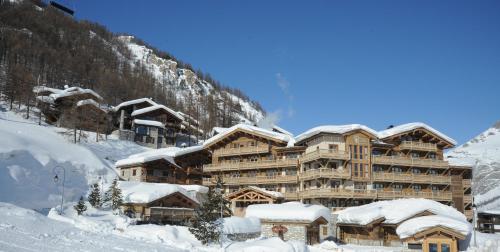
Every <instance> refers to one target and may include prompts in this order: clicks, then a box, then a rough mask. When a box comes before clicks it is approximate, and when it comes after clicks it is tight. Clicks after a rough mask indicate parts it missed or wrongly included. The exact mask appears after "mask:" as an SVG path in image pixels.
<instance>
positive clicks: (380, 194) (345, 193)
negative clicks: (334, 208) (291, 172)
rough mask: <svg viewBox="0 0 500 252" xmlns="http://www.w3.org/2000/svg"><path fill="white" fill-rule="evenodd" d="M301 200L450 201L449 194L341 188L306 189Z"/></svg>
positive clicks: (441, 192)
mask: <svg viewBox="0 0 500 252" xmlns="http://www.w3.org/2000/svg"><path fill="white" fill-rule="evenodd" d="M301 196H302V198H362V199H398V198H426V199H433V200H439V201H451V192H443V191H438V192H432V191H431V192H423V191H420V192H418V191H381V190H380V191H378V190H357V189H354V190H353V189H341V188H317V189H306V190H304V191H302V192H301Z"/></svg>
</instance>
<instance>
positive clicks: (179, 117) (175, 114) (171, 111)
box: [132, 104, 184, 121]
mask: <svg viewBox="0 0 500 252" xmlns="http://www.w3.org/2000/svg"><path fill="white" fill-rule="evenodd" d="M158 109H163V110H165V111H167V112H168V113H169V114H171V115H172V116H174V117H176V118H177V119H179V120H181V121H183V120H184V118H183V117H182V116H181V115H179V114H178V113H177V112H175V111H173V110H172V109H170V108H168V107H166V106H164V105H159V104H157V105H153V106H150V107H145V108H142V109H138V110H134V112H132V116H137V115H142V114H144V113H148V112H151V111H155V110H158Z"/></svg>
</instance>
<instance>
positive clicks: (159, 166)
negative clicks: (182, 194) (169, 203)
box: [117, 158, 187, 184]
mask: <svg viewBox="0 0 500 252" xmlns="http://www.w3.org/2000/svg"><path fill="white" fill-rule="evenodd" d="M117 168H118V169H119V170H120V179H122V180H125V181H140V182H151V183H168V184H186V181H187V173H186V171H185V170H184V169H182V168H181V167H180V166H178V165H176V164H172V163H170V162H169V161H168V160H165V159H163V158H159V159H156V160H151V161H148V162H144V163H135V164H128V165H123V166H118V167H117Z"/></svg>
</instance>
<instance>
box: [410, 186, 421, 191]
mask: <svg viewBox="0 0 500 252" xmlns="http://www.w3.org/2000/svg"><path fill="white" fill-rule="evenodd" d="M412 188H413V191H415V192H420V191H422V186H421V185H413V186H412Z"/></svg>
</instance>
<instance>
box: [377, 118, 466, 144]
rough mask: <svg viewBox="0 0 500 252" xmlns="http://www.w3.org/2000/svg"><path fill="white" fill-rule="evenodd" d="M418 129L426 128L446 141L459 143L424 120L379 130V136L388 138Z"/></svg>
mask: <svg viewBox="0 0 500 252" xmlns="http://www.w3.org/2000/svg"><path fill="white" fill-rule="evenodd" d="M417 129H425V130H427V131H429V132H431V133H432V134H434V135H436V136H437V137H439V138H441V139H443V140H444V141H446V142H448V143H449V144H451V145H456V144H457V142H456V141H455V140H453V139H452V138H451V137H448V136H447V135H445V134H443V133H441V132H439V131H438V130H436V129H434V128H432V127H431V126H429V125H427V124H425V123H422V122H413V123H406V124H401V125H398V126H395V127H393V128H390V129H386V130H382V131H379V132H378V137H379V138H380V139H386V138H389V137H392V136H396V135H401V134H405V133H408V132H412V131H414V130H417Z"/></svg>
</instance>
